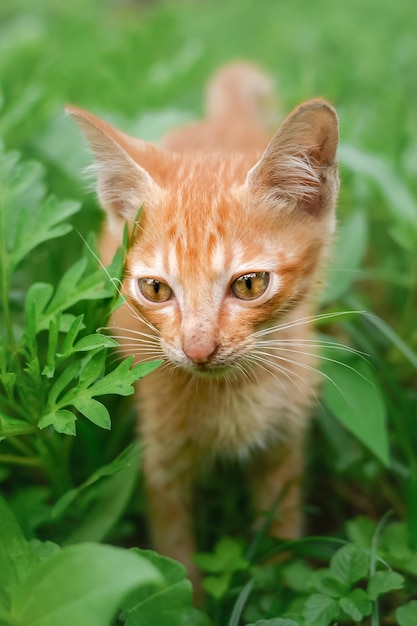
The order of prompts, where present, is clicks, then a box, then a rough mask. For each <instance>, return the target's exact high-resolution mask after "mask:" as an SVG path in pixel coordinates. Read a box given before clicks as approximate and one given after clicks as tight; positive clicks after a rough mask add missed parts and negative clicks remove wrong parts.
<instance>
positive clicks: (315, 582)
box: [304, 568, 350, 598]
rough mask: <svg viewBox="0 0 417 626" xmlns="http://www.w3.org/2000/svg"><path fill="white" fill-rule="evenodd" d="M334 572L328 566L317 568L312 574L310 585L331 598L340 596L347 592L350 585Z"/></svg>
mask: <svg viewBox="0 0 417 626" xmlns="http://www.w3.org/2000/svg"><path fill="white" fill-rule="evenodd" d="M333 573H334V572H333V571H332V570H331V569H328V568H324V569H321V570H316V571H315V572H314V573H313V574H312V575H311V576H310V586H311V587H312V588H313V589H314V590H315V591H318V593H322V594H324V595H327V596H330V597H331V598H340V597H341V596H343V595H344V594H345V593H346V591H347V590H348V587H349V586H350V585H349V584H347V583H346V582H343V581H342V580H341V579H340V578H338V577H336V576H335V575H332V574H333ZM304 591H305V590H304Z"/></svg>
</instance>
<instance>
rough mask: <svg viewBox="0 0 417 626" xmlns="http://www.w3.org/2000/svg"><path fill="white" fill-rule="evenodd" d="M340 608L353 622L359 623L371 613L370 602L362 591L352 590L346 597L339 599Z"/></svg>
mask: <svg viewBox="0 0 417 626" xmlns="http://www.w3.org/2000/svg"><path fill="white" fill-rule="evenodd" d="M339 603H340V608H341V609H342V611H344V612H345V613H346V614H347V615H349V617H351V618H352V619H353V620H354V621H355V622H359V620H362V619H363V618H364V617H366V616H367V615H370V614H371V612H372V602H371V601H370V599H369V598H368V596H367V595H366V593H365V591H364V590H363V589H354V590H353V591H351V592H350V594H349V595H348V596H345V597H344V598H341V599H340V601H339Z"/></svg>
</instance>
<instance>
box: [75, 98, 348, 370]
mask: <svg viewBox="0 0 417 626" xmlns="http://www.w3.org/2000/svg"><path fill="white" fill-rule="evenodd" d="M69 112H70V113H71V114H72V115H73V116H74V117H75V118H76V119H77V121H78V122H79V124H80V125H81V127H82V129H83V131H84V133H85V134H86V136H87V138H88V140H89V142H90V145H91V147H92V149H93V152H94V154H95V157H96V170H97V177H98V195H99V198H100V201H101V204H102V206H103V207H104V208H105V210H106V211H107V216H108V232H109V233H110V235H109V236H110V237H112V238H113V245H114V242H115V241H117V240H119V242H120V239H121V236H122V232H123V225H124V223H125V221H128V222H129V223H130V224H132V222H133V220H134V219H135V216H136V214H137V210H138V207H140V206H141V205H143V206H144V210H143V214H142V216H141V218H140V223H139V224H138V227H137V228H136V230H135V239H134V242H133V245H132V248H131V250H130V252H129V255H128V259H127V264H126V268H127V271H126V280H125V289H126V292H127V294H128V300H129V303H130V306H131V308H132V310H135V311H136V312H137V316H138V317H139V318H140V319H142V320H145V323H146V324H148V329H149V328H151V330H150V331H149V333H148V335H146V333H145V332H142V331H141V333H140V334H139V335H137V337H139V338H140V339H139V341H138V346H139V344H140V341H142V342H143V344H144V347H141V348H140V349H139V348H138V354H139V356H141V355H142V356H145V355H147V356H148V357H149V358H152V357H153V358H155V357H157V356H160V355H161V354H162V355H163V357H164V359H165V360H168V361H169V362H171V363H172V364H173V365H175V366H179V367H182V368H186V369H188V370H191V371H192V372H195V373H202V374H211V375H216V374H220V373H222V372H223V371H224V369H225V368H229V367H231V366H235V367H236V369H237V370H242V369H243V370H244V371H246V369H245V365H244V360H245V359H248V358H249V357H250V358H251V359H252V363H254V359H255V357H254V346H255V344H256V350H257V353H256V359H257V363H258V364H259V366H260V367H262V365H263V363H265V360H264V354H263V353H262V346H263V344H262V343H261V341H262V337H264V334H265V333H264V331H265V328H267V327H273V326H274V325H276V324H277V322H278V321H279V320H280V318H281V317H282V316H284V315H285V313H286V312H287V311H288V309H290V308H291V307H292V306H294V304H295V303H297V302H299V301H300V300H302V299H303V298H306V297H307V296H308V295H309V294H310V293H311V291H312V290H313V287H314V284H315V282H316V274H317V270H318V267H319V265H320V260H321V258H322V257H323V252H324V251H325V248H326V246H327V244H328V242H329V239H330V236H331V232H332V231H333V228H334V205H335V199H336V193H337V188H338V179H337V166H336V147H337V141H338V124H337V117H336V113H335V111H334V110H333V109H332V107H330V105H328V104H327V103H326V102H323V101H321V100H312V101H310V102H307V103H305V104H304V105H301V106H300V107H298V108H297V109H296V110H295V111H294V112H293V113H292V114H291V115H290V116H289V117H288V118H287V119H286V120H285V121H284V122H283V124H282V125H281V127H280V128H279V129H278V131H277V133H276V134H275V135H274V137H273V138H272V140H271V142H270V144H269V146H267V148H266V150H265V152H264V153H263V154H262V155H261V157H260V159H259V160H258V161H257V162H256V163H255V161H256V155H250V154H249V155H240V156H237V155H235V156H224V155H223V154H222V155H218V156H213V155H212V156H210V155H203V154H199V153H191V154H188V152H187V150H184V152H182V153H178V154H175V153H170V152H166V151H164V150H162V149H159V148H156V147H155V146H152V145H150V144H146V143H145V142H142V141H140V140H136V139H133V138H131V137H128V136H127V135H124V134H123V133H121V132H120V131H117V130H116V129H114V128H113V127H111V126H110V125H109V124H107V123H106V122H103V121H102V120H99V119H98V118H96V117H95V116H93V115H91V114H89V113H86V112H85V111H81V110H79V109H75V108H70V109H69ZM254 163H255V165H254ZM133 332H134V330H132V333H133ZM147 332H148V331H147ZM257 333H258V334H257ZM263 333H264V334H263Z"/></svg>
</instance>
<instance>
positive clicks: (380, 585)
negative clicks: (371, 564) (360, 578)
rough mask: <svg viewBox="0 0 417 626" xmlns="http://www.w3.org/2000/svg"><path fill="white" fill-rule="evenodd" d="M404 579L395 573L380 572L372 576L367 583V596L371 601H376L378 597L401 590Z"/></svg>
mask: <svg viewBox="0 0 417 626" xmlns="http://www.w3.org/2000/svg"><path fill="white" fill-rule="evenodd" d="M403 586H404V577H403V576H401V574H398V573H397V572H392V571H389V570H387V571H381V572H376V573H375V574H373V575H372V576H371V577H370V579H369V582H368V587H367V594H368V597H369V598H370V599H371V600H376V599H377V598H378V596H381V595H382V594H384V593H388V592H389V591H394V589H402V588H403Z"/></svg>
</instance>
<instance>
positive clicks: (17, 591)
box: [11, 544, 162, 626]
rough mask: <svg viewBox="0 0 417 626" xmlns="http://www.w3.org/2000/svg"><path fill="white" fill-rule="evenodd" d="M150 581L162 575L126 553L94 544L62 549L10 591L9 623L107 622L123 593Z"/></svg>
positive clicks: (69, 625) (103, 625) (64, 625)
mask: <svg viewBox="0 0 417 626" xmlns="http://www.w3.org/2000/svg"><path fill="white" fill-rule="evenodd" d="M87 565H88V566H87ZM151 582H152V583H155V584H158V583H162V576H161V575H160V573H159V572H158V570H157V569H156V568H155V567H154V566H153V565H152V564H151V563H150V562H149V561H147V560H146V559H145V558H143V557H141V556H139V555H138V554H135V553H134V552H132V551H127V550H123V549H121V548H115V547H112V546H107V545H96V544H79V545H76V546H70V547H65V548H63V549H62V550H61V551H60V552H59V553H58V554H55V555H54V556H51V557H50V558H49V559H47V561H44V562H41V563H40V564H39V565H37V566H36V568H34V569H33V571H32V573H31V575H30V576H29V577H28V578H27V579H26V580H24V581H23V582H22V583H20V584H19V585H18V586H16V587H15V588H14V589H13V593H12V610H11V613H12V616H13V620H14V621H13V624H15V625H16V626H57V624H59V626H74V624H77V623H78V624H88V626H110V624H112V623H113V619H114V617H115V614H116V611H117V609H118V607H119V606H120V604H121V603H122V601H123V599H124V597H125V596H126V594H128V593H129V592H130V591H132V590H133V589H134V588H135V587H137V586H140V585H143V584H149V583H151Z"/></svg>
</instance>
